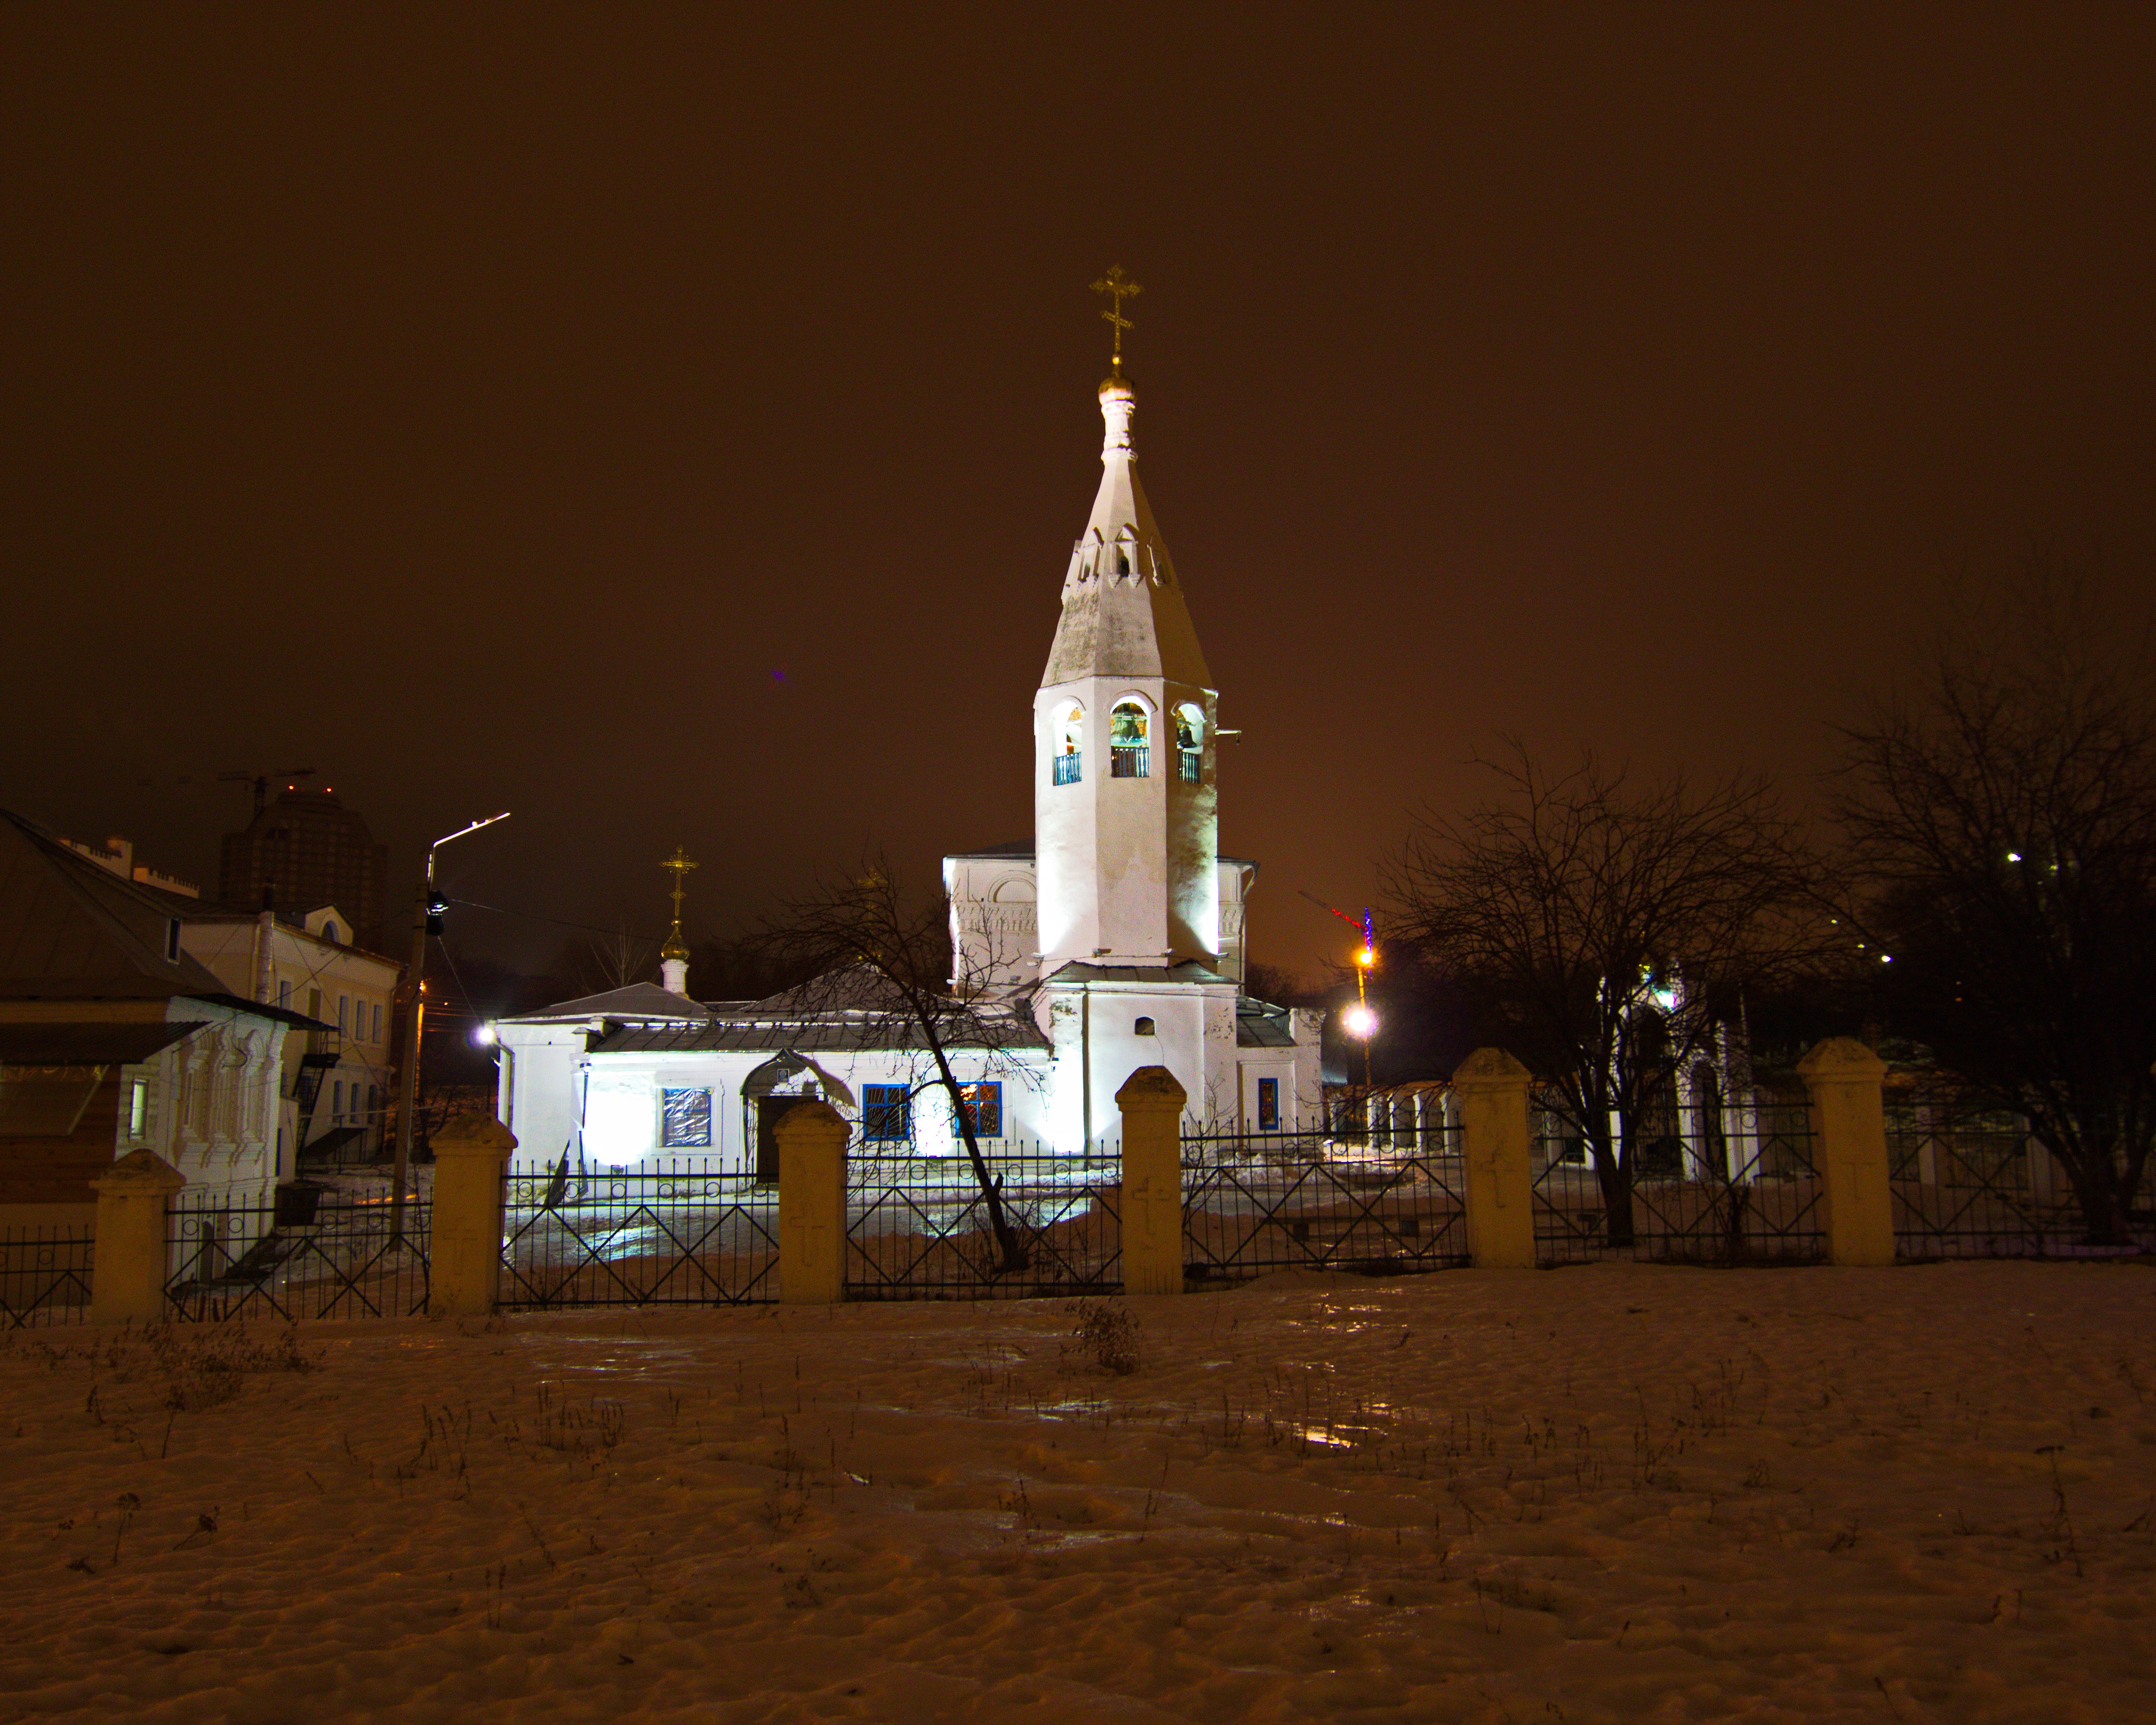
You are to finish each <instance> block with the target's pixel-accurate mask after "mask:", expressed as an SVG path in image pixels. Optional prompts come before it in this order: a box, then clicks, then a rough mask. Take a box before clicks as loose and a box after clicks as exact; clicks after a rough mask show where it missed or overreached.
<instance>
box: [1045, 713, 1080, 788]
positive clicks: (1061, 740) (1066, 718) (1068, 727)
mask: <svg viewBox="0 0 2156 1725" xmlns="http://www.w3.org/2000/svg"><path fill="white" fill-rule="evenodd" d="M1049 747H1050V749H1051V750H1052V751H1053V754H1054V760H1055V765H1054V766H1053V767H1052V768H1050V773H1052V775H1053V778H1054V783H1057V784H1075V783H1078V781H1079V778H1080V777H1081V769H1082V765H1083V762H1084V760H1085V753H1086V709H1085V708H1084V707H1082V706H1080V705H1079V704H1078V703H1077V702H1076V701H1065V703H1064V705H1063V706H1062V707H1061V709H1060V711H1058V712H1057V713H1056V715H1055V735H1054V737H1052V738H1051V739H1050V745H1049Z"/></svg>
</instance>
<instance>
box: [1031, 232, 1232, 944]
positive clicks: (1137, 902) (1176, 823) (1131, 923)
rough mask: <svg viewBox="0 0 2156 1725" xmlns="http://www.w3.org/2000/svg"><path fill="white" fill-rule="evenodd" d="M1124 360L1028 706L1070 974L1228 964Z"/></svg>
mask: <svg viewBox="0 0 2156 1725" xmlns="http://www.w3.org/2000/svg"><path fill="white" fill-rule="evenodd" d="M1096 290H1097V291H1100V292H1102V293H1106V294H1108V295H1110V296H1111V300H1113V304H1112V305H1111V310H1110V311H1108V312H1106V313H1105V314H1104V315H1105V316H1107V317H1108V318H1109V319H1110V321H1111V322H1113V323H1114V325H1115V326H1116V354H1115V358H1114V360H1113V362H1112V369H1111V372H1110V373H1109V376H1108V378H1107V381H1106V382H1103V383H1102V384H1101V391H1100V395H1101V420H1102V422H1103V435H1102V438H1101V487H1100V490H1099V491H1098V492H1097V493H1096V495H1095V496H1094V499H1093V512H1092V515H1091V518H1090V519H1089V520H1088V521H1087V522H1086V531H1085V532H1084V533H1083V534H1082V535H1081V536H1080V538H1079V540H1078V542H1077V544H1076V545H1075V547H1073V548H1072V551H1071V553H1070V566H1069V567H1068V568H1067V569H1066V571H1065V574H1064V578H1063V613H1062V616H1061V618H1060V620H1059V621H1058V623H1057V624H1056V629H1055V645H1054V646H1053V647H1052V648H1051V649H1050V652H1049V655H1048V667H1047V669H1046V670H1045V671H1044V672H1043V673H1042V675H1041V679H1040V688H1039V693H1038V694H1037V695H1036V696H1034V709H1033V735H1034V805H1033V806H1034V855H1035V858H1036V868H1037V879H1038V883H1039V888H1038V890H1039V941H1040V960H1041V963H1040V973H1041V974H1042V975H1043V976H1050V975H1052V974H1053V973H1055V970H1056V969H1057V968H1059V967H1060V966H1061V965H1064V964H1067V963H1074V962H1075V963H1081V964H1089V965H1138V966H1143V967H1147V968H1158V967H1166V966H1169V965H1173V964H1176V963H1182V962H1183V961H1185V960H1193V961H1195V962H1197V963H1200V964H1206V965H1210V964H1212V963H1214V962H1215V961H1216V960H1217V959H1218V957H1219V952H1220V887H1219V865H1218V862H1217V860H1216V859H1217V853H1218V851H1219V843H1218V839H1219V815H1218V808H1217V803H1216V800H1215V791H1214V782H1213V774H1214V758H1215V748H1214V736H1215V732H1214V724H1215V721H1216V717H1217V714H1218V711H1219V693H1218V691H1215V690H1214V688H1213V687H1212V686H1211V685H1212V674H1211V673H1210V672H1209V670H1207V669H1206V665H1205V655H1204V653H1203V652H1202V651H1201V650H1200V649H1199V644H1198V633H1197V631H1196V629H1193V627H1192V626H1191V622H1190V613H1189V610H1188V607H1187V606H1186V605H1185V604H1184V603H1183V588H1182V586H1181V584H1180V583H1178V581H1177V579H1176V576H1175V566H1174V564H1173V562H1171V561H1170V560H1169V558H1168V547H1166V545H1164V544H1163V542H1162V540H1161V536H1160V530H1159V529H1158V527H1157V526H1155V525H1154V523H1153V518H1152V509H1151V507H1150V506H1148V505H1147V501H1146V495H1145V492H1144V490H1143V489H1142V487H1141V486H1140V485H1139V483H1138V476H1137V453H1136V451H1135V450H1134V449H1132V444H1131V419H1132V414H1133V413H1134V412H1135V411H1136V408H1137V394H1136V392H1135V391H1133V390H1132V388H1131V384H1130V381H1129V379H1127V377H1124V375H1123V369H1122V332H1123V331H1124V330H1125V329H1126V328H1127V327H1128V324H1127V322H1126V321H1125V320H1124V319H1123V318H1122V316H1121V312H1122V300H1123V298H1124V297H1126V296H1127V295H1130V294H1133V293H1136V292H1137V285H1136V284H1135V283H1132V282H1129V281H1127V280H1125V279H1124V278H1123V276H1122V272H1121V271H1120V270H1111V271H1110V272H1109V277H1108V280H1106V281H1104V282H1101V283H1097V284H1096Z"/></svg>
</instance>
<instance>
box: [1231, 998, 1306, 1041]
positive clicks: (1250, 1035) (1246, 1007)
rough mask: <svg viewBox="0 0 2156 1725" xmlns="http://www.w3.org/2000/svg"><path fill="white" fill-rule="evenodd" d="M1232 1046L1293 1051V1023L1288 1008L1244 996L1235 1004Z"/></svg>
mask: <svg viewBox="0 0 2156 1725" xmlns="http://www.w3.org/2000/svg"><path fill="white" fill-rule="evenodd" d="M1235 1046H1236V1047H1238V1048H1293V1047H1294V1046H1295V1021H1294V1019H1291V1017H1290V1016H1289V1015H1288V1009H1287V1008H1286V1007H1285V1006H1275V1005H1274V1004H1272V1003H1271V1002H1270V1001H1269V1000H1260V999H1255V997H1254V996H1251V995H1249V994H1245V995H1244V996H1243V997H1242V998H1241V999H1239V1000H1238V1001H1236V1003H1235Z"/></svg>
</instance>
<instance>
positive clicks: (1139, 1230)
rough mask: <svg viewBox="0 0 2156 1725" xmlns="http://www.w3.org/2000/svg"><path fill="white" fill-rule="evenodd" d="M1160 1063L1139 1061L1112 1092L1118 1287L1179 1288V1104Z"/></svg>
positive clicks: (1131, 1290) (1133, 1290)
mask: <svg viewBox="0 0 2156 1725" xmlns="http://www.w3.org/2000/svg"><path fill="white" fill-rule="evenodd" d="M1188 1100H1189V1092H1188V1091H1185V1090H1184V1089H1183V1086H1181V1085H1180V1084H1178V1083H1177V1082H1176V1079H1175V1075H1174V1074H1173V1072H1171V1071H1169V1070H1168V1068H1167V1067H1165V1066H1141V1067H1139V1068H1138V1070H1137V1071H1135V1072H1133V1073H1132V1074H1131V1076H1129V1077H1128V1078H1127V1079H1125V1080H1124V1081H1123V1087H1122V1089H1121V1090H1119V1091H1116V1106H1117V1107H1118V1108H1120V1109H1122V1111H1123V1190H1122V1230H1123V1248H1122V1250H1123V1291H1124V1292H1125V1293H1127V1294H1179V1293H1181V1292H1182V1291H1183V1104H1184V1103H1185V1102H1186V1101H1188Z"/></svg>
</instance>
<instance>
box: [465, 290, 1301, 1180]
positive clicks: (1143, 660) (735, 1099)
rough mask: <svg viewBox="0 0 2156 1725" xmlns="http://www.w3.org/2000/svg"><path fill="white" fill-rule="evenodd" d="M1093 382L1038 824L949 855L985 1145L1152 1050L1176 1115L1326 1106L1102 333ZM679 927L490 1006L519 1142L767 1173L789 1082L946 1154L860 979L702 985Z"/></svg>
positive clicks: (1054, 1120) (1077, 1140) (1080, 1099)
mask: <svg viewBox="0 0 2156 1725" xmlns="http://www.w3.org/2000/svg"><path fill="white" fill-rule="evenodd" d="M1120 328H1121V326H1120V324H1119V326H1118V335H1119V336H1120ZM1100 398H1101V418H1102V420H1103V424H1104V435H1103V439H1102V444H1101V484H1100V489H1099V490H1098V492H1097V493H1096V495H1095V498H1094V501H1093V509H1092V513H1091V516H1090V517H1089V519H1088V520H1087V522H1086V530H1085V531H1084V533H1083V534H1082V535H1081V536H1080V538H1079V540H1078V542H1077V543H1076V545H1075V547H1073V549H1072V552H1071V555H1070V563H1069V565H1068V567H1066V569H1065V573H1064V578H1063V592H1062V612H1061V616H1060V619H1059V620H1058V623H1057V625H1056V630H1055V641H1054V644H1053V645H1052V646H1051V647H1050V652H1049V656H1048V665H1047V668H1046V670H1045V672H1044V673H1043V675H1042V677H1041V680H1040V686H1039V691H1038V692H1037V694H1036V695H1035V696H1034V706H1033V741H1034V747H1033V774H1034V838H1033V842H1032V843H1031V844H1029V845H1028V844H1024V843H1019V844H1013V845H999V846H996V847H993V848H991V849H989V850H978V851H968V852H961V853H957V854H953V855H949V856H947V857H945V858H944V860H943V880H944V886H945V888H946V891H947V894H948V896H949V901H950V914H951V936H952V952H953V963H952V968H953V972H954V975H953V978H952V988H953V992H954V993H956V994H957V995H958V996H960V997H961V998H962V999H965V1000H966V1001H967V1002H968V1003H969V1006H968V1011H967V1013H966V1014H965V1015H964V1016H963V1018H962V1020H961V1021H960V1023H959V1024H958V1025H957V1027H956V1031H955V1034H953V1035H952V1037H951V1038H949V1039H947V1042H948V1046H949V1050H950V1054H951V1059H952V1066H953V1068H954V1070H956V1071H957V1076H959V1077H960V1078H961V1079H962V1081H965V1082H966V1083H967V1084H968V1086H970V1087H971V1088H970V1089H969V1091H968V1094H969V1096H971V1097H973V1101H971V1102H970V1103H969V1105H968V1111H969V1112H970V1113H971V1114H972V1115H973V1119H974V1122H975V1125H976V1129H977V1133H978V1136H979V1137H982V1138H983V1140H986V1141H988V1142H987V1143H986V1144H985V1145H984V1147H987V1148H991V1149H992V1148H993V1145H994V1143H996V1142H1024V1143H1027V1144H1029V1145H1031V1144H1036V1143H1037V1144H1039V1145H1041V1146H1044V1147H1048V1148H1050V1149H1054V1150H1057V1151H1061V1152H1066V1153H1080V1152H1083V1151H1086V1150H1090V1149H1097V1148H1101V1147H1105V1146H1106V1145H1107V1144H1110V1143H1111V1142H1114V1141H1115V1140H1116V1138H1117V1137H1118V1136H1119V1134H1120V1127H1121V1122H1120V1117H1119V1114H1118V1111H1117V1108H1116V1100H1115V1097H1116V1091H1118V1090H1119V1089H1120V1088H1121V1087H1122V1085H1123V1083H1124V1081H1126V1080H1127V1079H1128V1078H1129V1076H1131V1074H1132V1072H1134V1071H1136V1070H1138V1069H1139V1068H1141V1067H1145V1066H1154V1065H1158V1066H1165V1067H1167V1068H1168V1070H1169V1071H1171V1072H1172V1073H1173V1074H1174V1075H1175V1076H1176V1078H1177V1079H1178V1081H1180V1082H1181V1084H1182V1086H1183V1089H1184V1091H1185V1092H1186V1093H1187V1095H1188V1103H1187V1104H1186V1123H1187V1126H1188V1128H1189V1129H1192V1130H1199V1131H1205V1132H1223V1133H1229V1132H1249V1133H1253V1134H1260V1133H1270V1132H1291V1131H1294V1130H1296V1129H1297V1128H1299V1127H1309V1126H1312V1125H1315V1124H1316V1123H1317V1119H1318V1117H1319V1113H1320V1097H1319V1070H1318V1038H1319V1032H1320V1028H1321V1022H1322V1014H1318V1013H1315V1012H1308V1011H1304V1010H1301V1009H1286V1008H1281V1007H1278V1006H1274V1005H1271V1004H1267V1003H1265V1002H1263V1001H1260V1000H1257V999H1253V998H1252V997H1251V996H1250V995H1249V994H1247V993H1245V991H1244V988H1243V986H1242V984H1243V976H1244V968H1245V967H1244V927H1245V923H1244V908H1245V901H1246V900H1247V897H1248V895H1249V892H1250V887H1251V885H1252V883H1253V881H1254V880H1255V875H1256V872H1257V865H1255V863H1253V862H1250V861H1249V860H1244V859H1240V858H1235V857H1224V856H1222V855H1220V854H1219V842H1218V841H1219V788H1218V783H1217V769H1218V764H1219V756H1218V744H1219V736H1220V732H1219V691H1217V690H1216V689H1215V688H1214V685H1213V678H1212V673H1211V670H1210V669H1209V667H1208V665H1207V664H1206V660H1205V656H1204V652H1203V650H1202V649H1200V647H1199V641H1198V634H1197V630H1196V629H1195V628H1194V627H1193V625H1192V623H1191V619H1190V612H1189V608H1188V605H1187V604H1186V603H1185V602H1184V598H1183V588H1182V584H1181V583H1180V582H1179V581H1178V578H1177V576H1176V572H1175V567H1174V564H1173V561H1172V560H1171V559H1170V558H1169V557H1168V548H1167V546H1166V544H1165V543H1164V542H1163V540H1162V538H1161V535H1160V531H1159V529H1158V527H1157V526H1155V524H1154V521H1153V518H1152V509H1151V506H1149V505H1148V504H1147V501H1146V496H1145V492H1144V490H1143V489H1142V487H1141V485H1139V482H1138V477H1137V454H1136V451H1135V449H1134V448H1133V447H1132V438H1131V425H1132V416H1133V413H1134V411H1135V408H1136V397H1135V394H1134V393H1133V391H1132V388H1131V386H1130V383H1129V382H1128V381H1127V379H1126V378H1125V377H1123V375H1122V365H1121V360H1120V355H1119V357H1118V359H1117V362H1116V368H1115V371H1114V372H1113V374H1112V375H1111V377H1109V378H1108V380H1107V381H1106V382H1104V383H1103V384H1102V385H1101V390H1100ZM676 932H677V940H676V941H675V942H670V943H669V947H668V948H667V950H666V952H665V953H664V954H663V955H662V973H663V977H664V981H663V982H662V983H658V984H653V983H639V984H637V985H634V986H633V987H630V988H622V989H617V990H614V991H613V992H612V993H607V994H602V995H597V996H593V997H591V998H589V999H583V1000H573V1001H566V1002H563V1003H562V1004H560V1005H558V1006H556V1007H552V1008H549V1009H546V1010H545V1011H542V1012H539V1013H536V1014H529V1015H526V1016H525V1017H521V1018H518V1019H505V1020H503V1021H501V1022H500V1023H499V1024H497V1025H495V1027H494V1029H495V1037H496V1040H497V1041H498V1043H499V1045H500V1091H499V1102H498V1111H499V1113H500V1117H501V1118H502V1119H503V1121H504V1122H506V1124H507V1125H508V1126H509V1127H511V1130H512V1131H513V1132H516V1135H517V1137H518V1141H519V1146H520V1154H521V1156H522V1157H528V1158H535V1159H541V1160H546V1161H555V1160H557V1159H558V1158H561V1157H562V1156H563V1155H565V1154H566V1155H568V1156H570V1157H571V1158H574V1159H577V1160H579V1161H582V1162H585V1163H597V1164H598V1165H602V1166H616V1167H620V1166H629V1165H633V1164H636V1163H644V1162H646V1161H649V1160H650V1159H652V1158H667V1157H674V1156H695V1155H700V1154H707V1155H711V1156H713V1157H715V1158H718V1159H719V1160H720V1161H721V1163H724V1164H725V1165H728V1166H742V1167H754V1168H758V1169H759V1170H760V1171H763V1172H767V1173H775V1169H776V1149H775V1145H774V1144H773V1140H772V1137H771V1129H772V1127H773V1124H774V1123H775V1122H776V1120H777V1118H778V1116H779V1115H780V1114H782V1113H783V1111H784V1110H785V1109H786V1108H787V1107H788V1106H792V1105H793V1103H794V1102H796V1101H799V1100H801V1099H802V1098H803V1097H804V1096H820V1097H822V1098H823V1099H824V1100H825V1101H829V1102H830V1103H832V1104H833V1105H834V1106H836V1107H837V1108H838V1109H839V1111H840V1112H841V1113H842V1114H844V1115H845V1116H846V1117H848V1118H849V1119H850V1120H851V1121H853V1122H855V1123H856V1125H857V1128H858V1130H857V1137H858V1139H859V1141H860V1148H861V1149H862V1150H863V1151H865V1152H875V1151H878V1150H884V1151H900V1150H902V1151H904V1152H906V1153H912V1154H923V1155H934V1154H952V1153H961V1150H962V1146H961V1143H960V1141H959V1139H958V1135H957V1132H956V1131H955V1130H954V1127H953V1123H952V1122H951V1121H950V1120H949V1119H947V1118H946V1116H947V1114H948V1112H949V1110H948V1108H947V1106H946V1105H945V1103H944V1101H943V1100H942V1093H941V1092H939V1091H936V1090H934V1089H932V1088H931V1087H929V1081H930V1080H932V1078H933V1076H934V1072H933V1066H932V1062H930V1061H928V1060H927V1059H926V1058H925V1053H924V1050H923V1048H922V1047H921V1045H920V1043H919V1041H918V1040H917V1039H916V1038H913V1037H909V1036H907V1035H905V1034H896V1033H895V1030H894V1023H895V1021H894V1019H893V1017H892V1015H891V1014H890V1013H888V1012H887V1011H884V1010H881V1009H880V1007H879V1003H878V1002H876V1001H875V999H872V998H868V997H867V996H862V997H861V998H859V999H854V1000H849V999H846V998H845V997H844V993H843V991H839V992H834V990H832V989H831V988H819V987H817V986H815V985H813V984H812V985H811V986H810V987H808V988H804V989H797V990H793V991H791V992H790V993H788V994H783V995H779V996H777V997H775V998H773V999H769V1000H764V1001H730V1002H711V1003H700V1002H697V1001H696V1000H694V999H690V996H689V994H688V992H687V983H686V964H685V959H686V956H687V955H686V953H685V951H683V950H682V949H681V948H680V946H679V943H678V924H677V931H676Z"/></svg>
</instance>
